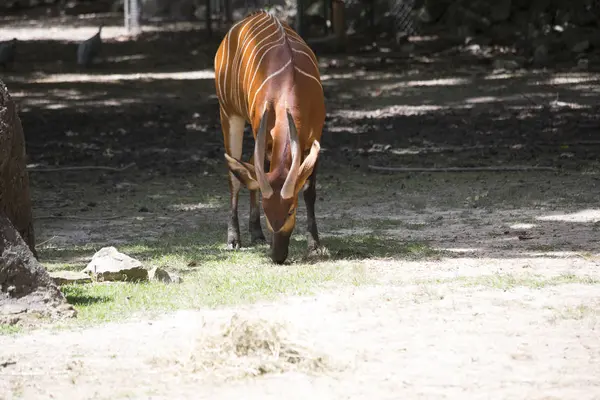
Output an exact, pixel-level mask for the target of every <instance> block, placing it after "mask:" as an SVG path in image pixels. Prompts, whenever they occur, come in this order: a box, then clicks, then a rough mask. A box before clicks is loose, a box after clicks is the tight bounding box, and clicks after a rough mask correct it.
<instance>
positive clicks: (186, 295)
mask: <svg viewBox="0 0 600 400" xmlns="http://www.w3.org/2000/svg"><path fill="white" fill-rule="evenodd" d="M333 281H336V282H340V283H346V284H355V285H357V284H361V283H362V282H364V276H363V274H362V273H361V271H360V269H356V268H352V266H350V265H346V266H343V267H342V266H336V265H335V264H333V263H321V264H301V265H292V266H290V265H288V266H274V265H255V266H249V265H226V264H225V263H217V264H213V265H205V266H203V267H202V268H201V269H200V270H198V271H197V272H194V273H189V274H187V275H186V276H185V278H184V281H183V283H181V284H163V283H157V282H144V283H90V284H85V285H67V286H63V287H62V291H63V293H64V294H65V296H66V298H67V300H68V302H69V303H71V304H73V305H74V306H75V308H76V309H77V311H78V317H77V320H78V321H79V322H81V323H97V322H108V321H115V320H122V319H125V318H127V317H131V316H134V315H136V314H140V313H141V314H145V315H157V314H161V313H164V312H168V311H174V310H178V309H195V308H201V307H216V306H221V305H236V304H243V303H253V302H256V301H259V300H270V299H275V298H277V297H278V296H281V295H309V294H312V293H313V291H314V289H315V288H318V287H320V286H322V285H324V284H327V283H329V282H333Z"/></svg>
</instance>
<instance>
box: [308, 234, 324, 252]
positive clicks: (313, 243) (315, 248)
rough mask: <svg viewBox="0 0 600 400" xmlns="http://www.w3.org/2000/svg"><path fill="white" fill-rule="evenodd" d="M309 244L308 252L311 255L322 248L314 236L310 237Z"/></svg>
mask: <svg viewBox="0 0 600 400" xmlns="http://www.w3.org/2000/svg"><path fill="white" fill-rule="evenodd" d="M307 242H308V246H307V250H308V254H310V255H316V254H318V253H319V249H320V248H321V244H320V243H319V242H318V241H316V240H314V239H313V238H312V237H309V238H308V240H307Z"/></svg>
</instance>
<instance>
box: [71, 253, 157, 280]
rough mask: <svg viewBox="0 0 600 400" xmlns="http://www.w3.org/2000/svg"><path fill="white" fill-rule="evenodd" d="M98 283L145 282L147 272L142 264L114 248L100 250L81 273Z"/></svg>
mask: <svg viewBox="0 0 600 400" xmlns="http://www.w3.org/2000/svg"><path fill="white" fill-rule="evenodd" d="M82 272H84V273H86V274H88V275H91V276H93V277H95V278H96V279H97V280H99V281H146V280H148V270H146V269H145V268H144V266H143V265H142V263H141V262H140V261H138V260H136V259H135V258H132V257H129V256H128V255H127V254H123V253H120V252H119V251H118V250H117V249H116V248H114V247H112V246H111V247H104V248H102V249H100V250H99V251H98V252H97V253H96V254H94V256H93V257H92V260H91V261H90V262H89V264H88V265H87V267H86V268H85V269H84V270H83V271H82Z"/></svg>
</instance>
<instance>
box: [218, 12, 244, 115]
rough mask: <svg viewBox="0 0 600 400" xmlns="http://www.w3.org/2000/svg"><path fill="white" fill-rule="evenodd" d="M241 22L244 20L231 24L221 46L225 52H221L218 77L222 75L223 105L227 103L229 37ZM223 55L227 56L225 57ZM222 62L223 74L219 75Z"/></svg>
mask: <svg viewBox="0 0 600 400" xmlns="http://www.w3.org/2000/svg"><path fill="white" fill-rule="evenodd" d="M243 22H244V20H241V21H238V22H237V23H236V24H235V25H233V26H232V27H231V29H230V30H229V33H227V36H226V42H225V46H223V52H224V53H225V54H223V57H222V59H221V68H220V69H219V77H221V76H223V82H222V84H219V87H221V98H222V99H223V104H224V105H225V104H227V99H226V98H225V93H226V92H227V69H228V66H229V52H230V51H231V49H230V42H231V39H230V37H231V33H232V32H233V30H234V29H235V28H236V27H237V26H238V25H240V24H241V23H243ZM225 56H227V58H225ZM225 60H227V61H225ZM223 64H225V74H224V75H221V71H222V69H223Z"/></svg>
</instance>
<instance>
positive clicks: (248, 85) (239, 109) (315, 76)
mask: <svg viewBox="0 0 600 400" xmlns="http://www.w3.org/2000/svg"><path fill="white" fill-rule="evenodd" d="M317 65H318V64H317V59H316V57H315V55H314V53H313V52H312V50H311V49H310V48H309V47H308V45H307V44H306V43H305V42H304V40H302V38H301V37H300V36H299V35H298V34H297V33H296V32H294V30H292V28H290V27H289V25H287V24H286V23H284V22H281V21H279V19H277V18H276V17H274V16H273V15H271V14H269V13H268V12H266V11H257V12H254V13H252V14H250V15H248V16H247V17H246V18H244V19H243V20H241V21H239V22H238V23H237V24H235V25H233V26H232V27H231V29H230V30H229V32H228V33H227V35H225V38H224V39H223V41H222V42H221V45H220V46H219V49H218V50H217V54H216V56H215V81H216V82H215V83H216V85H215V86H216V87H215V88H216V92H217V97H218V99H219V105H220V112H221V125H222V129H223V138H224V142H225V152H226V153H225V159H226V161H227V165H228V167H229V171H230V174H229V190H230V205H231V208H230V216H229V222H228V227H227V245H228V248H230V249H235V248H239V247H240V244H241V243H240V227H239V222H238V210H237V208H238V194H239V191H240V187H241V184H240V182H241V183H243V184H244V185H245V186H246V187H247V188H248V189H249V190H250V224H249V225H250V236H251V240H252V242H253V243H255V242H257V241H262V240H264V239H265V237H264V235H263V231H262V228H261V224H260V208H259V207H260V204H259V197H258V194H259V191H260V193H261V194H262V204H263V209H264V213H265V217H266V221H267V226H268V228H269V230H270V231H271V232H273V240H272V242H271V259H272V260H273V261H275V262H277V263H283V262H284V261H285V259H286V258H287V255H288V246H289V241H290V236H291V234H292V231H293V230H294V227H295V225H296V208H297V206H298V194H299V192H300V191H301V190H302V189H303V188H304V187H305V184H306V183H307V181H308V185H307V186H306V188H305V190H304V201H305V203H306V209H307V220H308V249H309V251H313V250H316V249H317V248H318V246H319V234H318V230H317V223H316V220H315V199H316V181H315V179H316V171H317V158H318V156H319V150H320V145H319V141H320V140H321V133H322V130H323V124H324V121H325V99H324V97H323V87H322V86H321V79H320V75H319V68H318V66H317ZM246 122H248V123H250V124H251V126H252V132H253V134H254V140H255V143H254V155H253V156H252V158H251V159H250V162H249V163H246V162H243V161H242V160H241V156H242V141H243V134H244V126H245V123H246ZM267 132H268V133H269V134H267ZM265 158H267V159H268V161H269V163H270V166H269V172H265V168H264V164H265Z"/></svg>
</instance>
